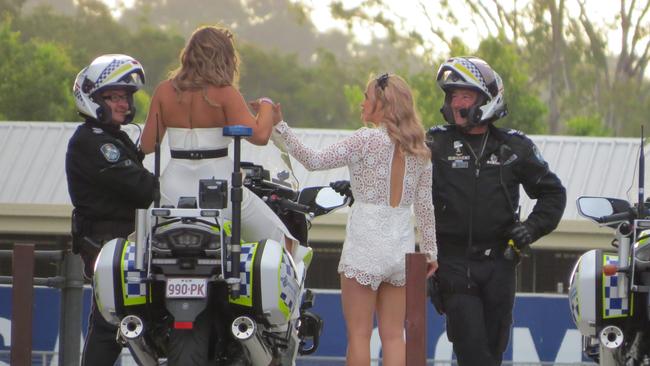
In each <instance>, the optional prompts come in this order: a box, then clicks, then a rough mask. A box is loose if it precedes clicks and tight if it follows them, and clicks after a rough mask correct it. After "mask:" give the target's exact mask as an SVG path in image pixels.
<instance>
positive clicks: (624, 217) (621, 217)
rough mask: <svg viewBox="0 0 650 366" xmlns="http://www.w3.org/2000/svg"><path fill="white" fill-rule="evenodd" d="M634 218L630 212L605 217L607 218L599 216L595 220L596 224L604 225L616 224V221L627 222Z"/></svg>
mask: <svg viewBox="0 0 650 366" xmlns="http://www.w3.org/2000/svg"><path fill="white" fill-rule="evenodd" d="M633 218H634V213H632V212H620V213H615V214H612V215H607V216H601V217H599V218H598V220H596V221H597V222H599V223H601V224H606V223H609V222H617V221H629V220H631V219H633Z"/></svg>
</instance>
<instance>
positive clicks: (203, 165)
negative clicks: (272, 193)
mask: <svg viewBox="0 0 650 366" xmlns="http://www.w3.org/2000/svg"><path fill="white" fill-rule="evenodd" d="M167 134H168V136H169V147H170V149H172V150H179V151H195V150H217V149H225V148H228V146H229V145H230V143H231V142H232V138H231V137H227V136H223V129H222V128H175V127H170V128H167ZM232 170H233V161H232V159H231V158H230V157H228V156H225V157H222V158H214V159H200V160H188V159H170V161H169V163H168V164H167V166H166V167H165V170H164V171H163V173H162V175H161V177H160V196H161V203H162V204H171V205H174V206H176V205H177V203H178V199H179V197H184V196H189V197H197V198H198V194H199V179H208V178H216V179H226V180H228V192H229V193H228V197H230V187H231V184H230V178H231V174H232ZM224 215H225V217H226V218H228V219H230V217H231V216H232V213H231V210H230V202H228V208H227V209H226V210H225V212H224ZM241 220H242V221H241V222H242V239H244V240H246V241H252V242H255V241H259V240H262V239H273V240H275V241H277V242H279V243H284V236H287V237H289V238H292V239H293V236H292V235H291V233H290V232H289V230H288V229H287V228H286V226H285V225H284V224H283V223H282V220H280V218H279V217H278V216H277V215H276V214H275V213H273V211H272V210H271V209H270V208H269V207H268V206H267V204H266V203H264V201H262V200H261V199H260V198H259V197H258V196H256V195H255V193H253V192H251V191H249V190H248V189H247V188H246V187H244V190H243V199H242V203H241Z"/></svg>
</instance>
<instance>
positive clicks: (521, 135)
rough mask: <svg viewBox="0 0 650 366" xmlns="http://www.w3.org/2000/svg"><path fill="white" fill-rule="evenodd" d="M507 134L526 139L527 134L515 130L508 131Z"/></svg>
mask: <svg viewBox="0 0 650 366" xmlns="http://www.w3.org/2000/svg"><path fill="white" fill-rule="evenodd" d="M506 133H507V134H508V135H512V136H519V137H526V134H525V133H523V132H521V131H520V130H515V129H514V128H510V129H508V130H507V131H506Z"/></svg>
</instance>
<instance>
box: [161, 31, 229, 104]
mask: <svg viewBox="0 0 650 366" xmlns="http://www.w3.org/2000/svg"><path fill="white" fill-rule="evenodd" d="M179 59H180V66H179V67H178V68H177V69H176V70H174V71H172V72H171V73H170V74H169V78H170V80H171V83H172V86H173V87H174V89H176V91H179V92H180V91H184V90H191V89H201V88H205V87H206V86H209V85H212V86H227V85H232V86H236V85H237V81H238V77H239V55H238V54H237V50H236V49H235V42H234V39H233V34H232V33H231V32H230V31H229V30H228V29H226V28H222V27H217V26H203V27H199V28H197V29H196V30H195V31H194V33H192V36H191V37H190V39H189V40H188V41H187V44H186V45H185V47H184V48H183V49H182V50H181V53H180V56H179Z"/></svg>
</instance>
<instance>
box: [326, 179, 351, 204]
mask: <svg viewBox="0 0 650 366" xmlns="http://www.w3.org/2000/svg"><path fill="white" fill-rule="evenodd" d="M330 187H332V189H333V190H334V192H336V193H338V194H340V195H341V196H346V197H350V203H349V204H348V206H352V204H353V203H354V196H352V190H351V189H350V181H349V180H337V181H336V182H332V183H330Z"/></svg>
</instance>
